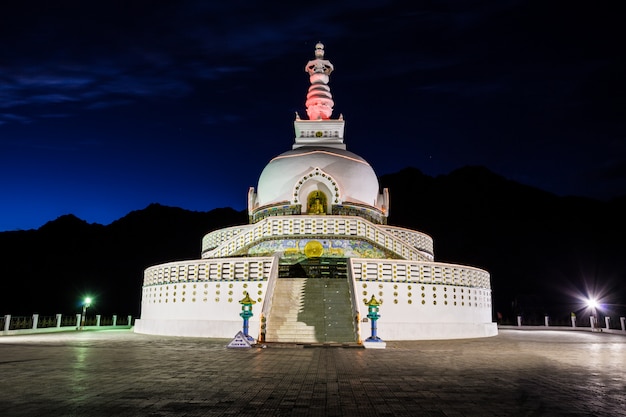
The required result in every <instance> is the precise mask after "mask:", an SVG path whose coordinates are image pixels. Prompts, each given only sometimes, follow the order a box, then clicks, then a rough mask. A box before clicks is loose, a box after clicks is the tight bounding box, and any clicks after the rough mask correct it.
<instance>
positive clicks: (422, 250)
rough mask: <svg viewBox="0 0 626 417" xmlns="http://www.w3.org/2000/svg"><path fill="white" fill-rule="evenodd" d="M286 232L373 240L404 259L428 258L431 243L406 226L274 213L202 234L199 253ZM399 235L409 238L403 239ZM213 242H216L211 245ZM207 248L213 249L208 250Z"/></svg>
mask: <svg viewBox="0 0 626 417" xmlns="http://www.w3.org/2000/svg"><path fill="white" fill-rule="evenodd" d="M403 230H404V231H405V232H404V234H403V233H402V231H403ZM286 235H287V236H310V235H322V236H329V237H332V236H337V237H346V236H353V237H357V238H364V239H367V240H369V241H371V242H374V243H376V244H378V245H380V246H382V247H384V248H386V249H388V250H390V251H392V252H394V253H396V254H398V255H399V256H401V257H402V258H404V259H409V260H415V261H431V260H432V251H433V249H432V248H433V246H432V239H431V238H430V237H429V236H427V235H424V234H422V233H419V232H414V231H410V230H408V229H402V228H390V227H387V228H385V227H382V226H380V225H376V224H374V223H371V222H369V221H367V220H365V219H362V218H359V217H351V218H346V217H345V216H275V217H269V218H266V219H264V220H262V221H260V222H258V223H256V224H254V225H250V226H246V227H245V228H238V229H237V228H229V229H225V230H218V231H215V232H212V233H209V234H208V235H206V236H205V237H204V239H203V247H202V251H203V253H202V257H203V258H221V257H226V256H232V255H233V254H235V253H237V251H239V250H242V249H244V248H245V247H246V246H249V245H251V244H253V243H255V242H258V241H260V240H261V239H263V238H271V237H280V236H286ZM403 235H404V236H406V237H407V238H408V239H409V241H406V240H403V239H402V236H403ZM218 242H219V243H218ZM205 243H206V245H205ZM216 243H217V245H216V246H213V245H215V244H216ZM209 248H213V249H210V250H209Z"/></svg>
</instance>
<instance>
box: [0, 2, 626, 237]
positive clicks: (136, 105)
mask: <svg viewBox="0 0 626 417" xmlns="http://www.w3.org/2000/svg"><path fill="white" fill-rule="evenodd" d="M5 3H7V2H5ZM9 3H10V4H3V5H2V6H0V44H1V45H2V48H0V231H5V230H17V229H30V228H37V227H40V226H41V225H42V224H44V223H45V222H47V221H49V220H53V219H55V218H56V217H58V216H60V215H63V214H68V213H73V214H75V215H77V216H78V217H80V218H82V219H85V220H87V221H88V222H95V223H102V224H108V223H110V222H111V221H113V220H116V219H118V218H120V217H122V216H124V215H125V214H127V213H128V212H130V211H132V210H137V209H142V208H144V207H146V206H147V205H148V204H150V203H153V202H154V203H161V204H164V205H171V206H178V207H182V208H185V209H190V210H199V211H208V210H211V209H213V208H216V207H225V206H230V207H233V208H235V209H244V208H245V205H246V195H247V190H248V187H250V186H256V182H257V180H258V177H259V175H260V173H261V170H262V169H263V167H264V166H265V164H266V163H267V162H268V161H269V160H270V159H271V158H272V157H273V156H275V155H277V154H279V153H281V152H283V151H285V150H288V149H290V147H291V145H292V143H293V119H294V113H295V112H296V111H297V112H299V113H300V114H301V115H304V114H305V111H304V110H305V107H304V101H305V97H306V92H307V89H308V86H309V82H308V75H307V74H306V73H305V72H304V65H305V64H306V62H307V61H308V60H310V59H312V58H313V52H314V47H315V43H316V42H317V41H322V42H323V43H324V44H325V46H326V48H325V49H326V58H327V59H329V60H330V61H331V62H332V63H333V64H334V66H335V71H334V72H333V74H332V75H331V82H330V86H331V90H332V93H333V96H334V100H335V112H334V114H333V117H337V116H338V115H339V114H340V113H342V114H343V115H344V117H345V119H346V144H347V146H348V149H349V150H351V151H353V152H355V153H357V154H359V155H361V156H363V157H364V158H365V159H366V160H368V161H369V162H370V163H371V164H372V166H373V167H374V169H375V170H376V172H377V173H378V174H379V175H382V174H386V173H393V172H397V171H398V170H400V169H402V168H404V167H406V166H414V167H417V168H419V169H420V170H422V171H423V172H424V173H426V174H428V175H433V176H434V175H440V174H446V173H448V172H450V171H452V170H454V169H456V168H459V167H462V166H465V165H484V166H486V167H487V168H489V169H491V170H492V171H494V172H496V173H498V174H501V175H503V176H505V177H506V178H509V179H512V180H515V181H519V182H522V183H525V184H528V185H531V186H535V187H539V188H542V189H544V190H547V191H550V192H553V193H556V194H559V195H580V196H590V197H594V198H602V199H607V198H612V197H615V196H618V195H624V194H626V116H625V111H626V79H625V77H624V74H625V73H626V59H625V56H626V55H625V54H624V52H623V51H624V46H623V40H624V39H626V29H625V27H626V25H624V24H623V20H622V16H623V15H622V14H621V13H620V12H619V10H618V9H617V7H618V3H619V2H576V1H574V2H571V1H570V2H545V1H521V0H520V1H504V0H495V1H473V2H467V1H465V2H461V1H432V2H430V1H428V2H420V1H415V2H407V1H403V2H393V1H367V0H359V1H341V2H336V1H335V2H324V1H320V2H296V3H293V2H292V3H289V4H288V5H286V6H285V5H281V4H280V3H283V2H254V1H249V0H247V1H230V2H210V1H181V2H152V1H146V0H144V1H141V0H140V1H93V2H92V1H90V2H86V1H75V2H67V1H57V2H44V1H25V2H9ZM50 3H53V4H50ZM395 192H398V191H395ZM391 198H392V200H391V202H392V204H393V195H392V196H391Z"/></svg>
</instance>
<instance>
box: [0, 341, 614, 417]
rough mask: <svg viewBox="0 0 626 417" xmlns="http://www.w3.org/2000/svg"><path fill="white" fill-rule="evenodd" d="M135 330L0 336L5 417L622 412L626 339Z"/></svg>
mask: <svg viewBox="0 0 626 417" xmlns="http://www.w3.org/2000/svg"><path fill="white" fill-rule="evenodd" d="M227 342H228V341H227V340H215V339H200V338H175V337H163V336H148V335H139V334H134V333H132V332H131V331H129V330H114V331H85V332H68V333H58V334H44V335H23V336H3V337H0V370H1V375H2V378H1V380H0V416H29V417H31V416H46V417H55V416H107V417H110V416H115V417H124V416H626V377H625V375H624V370H625V365H626V337H625V336H622V335H614V334H599V333H590V332H564V331H520V330H501V331H500V335H498V336H496V337H493V338H487V339H471V340H454V341H412V342H388V343H387V349H385V350H368V349H362V348H348V347H302V346H285V345H281V346H273V345H268V346H267V348H252V349H227V348H226V347H225V346H226V344H227Z"/></svg>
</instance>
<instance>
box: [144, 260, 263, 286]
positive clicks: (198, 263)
mask: <svg viewBox="0 0 626 417" xmlns="http://www.w3.org/2000/svg"><path fill="white" fill-rule="evenodd" d="M273 264H274V258H273V257H262V258H260V257H259V258H223V259H198V260H192V261H178V262H169V263H166V264H161V265H155V266H152V267H149V268H147V269H146V270H145V271H144V274H143V276H144V279H143V285H144V286H150V285H161V284H169V283H176V282H198V281H211V280H227V281H267V279H268V278H269V276H270V273H271V271H272V265H273Z"/></svg>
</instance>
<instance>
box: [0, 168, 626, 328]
mask: <svg viewBox="0 0 626 417" xmlns="http://www.w3.org/2000/svg"><path fill="white" fill-rule="evenodd" d="M380 183H381V187H387V188H389V190H390V199H391V204H390V211H389V213H390V217H389V223H390V224H392V225H398V226H405V227H409V228H412V229H416V230H420V231H423V232H425V233H428V234H429V235H431V236H432V237H433V239H434V242H435V258H436V260H438V261H442V262H453V263H461V264H466V265H472V266H477V267H480V268H483V269H486V270H488V271H489V272H490V273H491V275H492V287H493V299H494V312H495V311H498V312H501V313H502V314H503V315H505V317H509V318H512V317H513V316H514V315H515V314H517V313H518V312H523V313H524V315H525V316H527V317H535V319H537V320H542V319H541V317H542V316H543V314H545V313H548V314H550V315H552V316H559V317H564V318H566V317H567V315H569V312H570V311H573V310H575V309H577V308H579V306H578V305H574V304H571V301H573V300H574V297H575V293H576V292H579V293H580V294H581V295H583V294H584V293H585V291H586V288H587V289H589V290H593V289H594V288H595V289H597V290H598V291H599V290H600V289H603V290H604V291H605V292H606V295H607V296H609V298H608V301H609V302H610V303H613V304H622V305H623V304H626V285H625V284H626V256H624V254H626V239H625V236H626V221H625V220H624V213H626V198H621V199H616V200H614V201H610V202H603V201H597V200H591V199H587V198H579V197H558V196H555V195H553V194H550V193H547V192H544V191H541V190H539V189H536V188H532V187H528V186H525V185H522V184H519V183H516V182H513V181H509V180H507V179H505V178H503V177H501V176H498V175H496V174H494V173H492V172H490V171H489V170H487V169H485V168H482V167H466V168H462V169H459V170H456V171H454V172H452V173H450V174H448V175H442V176H438V177H435V178H433V177H429V176H427V175H424V174H422V173H421V172H420V171H419V170H418V169H415V168H406V169H404V170H402V171H400V172H398V173H395V174H391V175H385V176H382V177H381V178H380ZM247 221H248V218H247V214H246V212H245V211H242V212H238V211H235V210H233V209H230V208H221V209H214V210H211V211H208V212H194V211H188V210H183V209H180V208H174V207H166V206H161V205H158V204H152V205H150V206H148V207H146V208H145V209H143V210H137V211H133V212H131V213H129V214H128V215H126V216H124V217H123V218H121V219H119V220H117V221H115V222H113V223H111V224H110V225H108V226H103V225H98V224H88V223H87V222H85V221H83V220H81V219H78V218H77V217H75V216H73V215H65V216H61V217H59V218H58V219H56V220H53V221H50V222H48V223H46V224H45V225H44V226H42V227H41V228H39V229H38V230H27V231H11V232H1V233H0V251H1V252H0V253H2V259H3V263H2V265H3V268H2V270H1V271H0V279H1V280H2V283H3V290H2V291H0V309H1V311H0V314H14V315H30V314H32V313H41V314H46V315H48V314H50V315H51V314H54V313H66V314H70V313H73V312H77V311H79V309H80V305H79V303H80V300H81V297H82V296H83V295H86V294H90V295H92V296H94V297H95V298H96V300H97V301H96V302H95V304H94V305H93V306H92V307H91V311H92V312H93V313H94V314H98V313H100V314H105V315H108V314H133V315H135V316H138V315H139V313H140V302H141V285H142V279H143V270H144V269H145V268H146V267H148V266H150V265H154V264H159V263H164V262H168V261H174V260H184V259H196V258H198V257H199V256H200V250H201V239H202V236H203V235H205V234H206V233H207V232H209V231H211V230H215V229H219V228H222V227H227V226H232V225H237V224H246V223H247ZM620 313H621V314H622V315H624V310H622V311H621V312H620Z"/></svg>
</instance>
